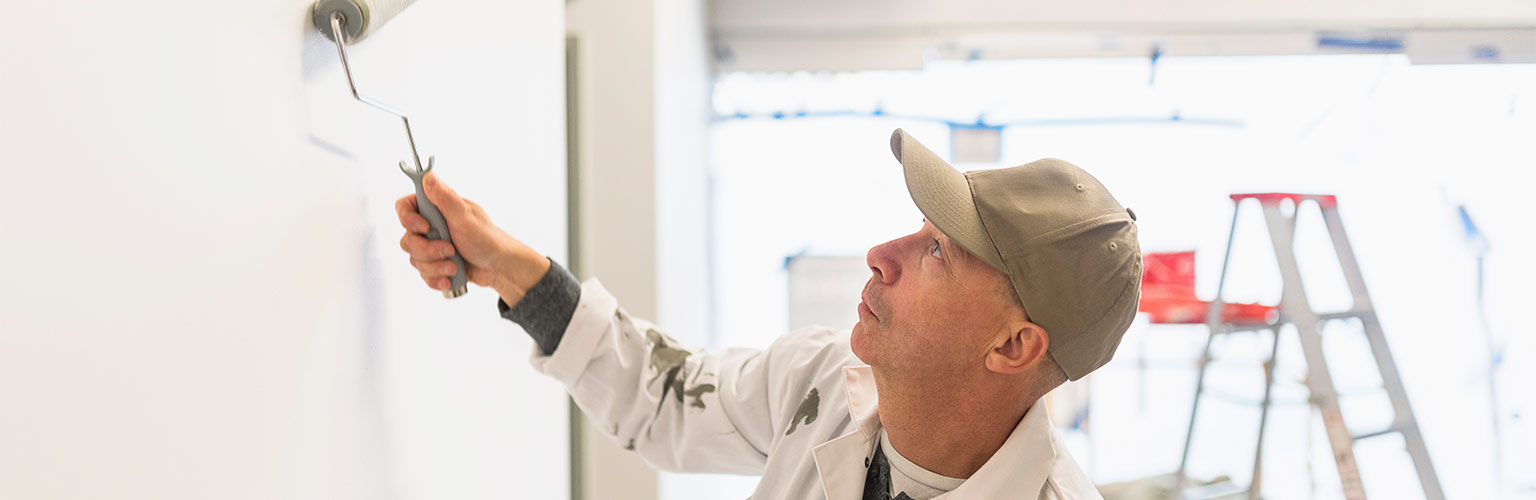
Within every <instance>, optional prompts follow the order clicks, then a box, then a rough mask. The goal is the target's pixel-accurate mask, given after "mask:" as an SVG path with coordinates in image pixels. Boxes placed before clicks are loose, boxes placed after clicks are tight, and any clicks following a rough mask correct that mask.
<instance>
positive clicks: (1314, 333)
mask: <svg viewBox="0 0 1536 500" xmlns="http://www.w3.org/2000/svg"><path fill="white" fill-rule="evenodd" d="M1296 213H1300V207H1297V210H1296ZM1294 217H1295V216H1294V214H1293V215H1292V216H1291V217H1287V216H1285V215H1284V214H1282V213H1281V212H1280V206H1279V204H1278V203H1270V204H1265V205H1264V218H1265V220H1266V221H1267V222H1268V225H1269V234H1270V241H1271V243H1273V244H1274V250H1275V259H1276V260H1277V261H1278V264H1279V266H1280V277H1281V280H1282V282H1283V286H1284V291H1283V293H1282V298H1281V299H1280V306H1281V311H1282V312H1281V314H1284V315H1285V317H1286V318H1287V319H1288V320H1289V321H1290V322H1291V323H1292V324H1294V325H1296V333H1297V337H1298V338H1299V339H1300V340H1301V350H1302V353H1303V354H1304V355H1305V356H1306V360H1307V387H1308V389H1309V390H1310V391H1311V399H1312V403H1313V404H1315V405H1317V408H1318V410H1319V411H1320V412H1322V414H1323V428H1324V429H1325V430H1326V431H1327V433H1328V444H1329V446H1330V447H1331V448H1332V450H1333V459H1334V464H1335V465H1337V466H1338V468H1339V480H1340V482H1341V483H1343V487H1344V497H1345V498H1346V499H1349V500H1363V499H1364V498H1365V488H1364V486H1363V485H1362V484H1361V482H1360V470H1359V468H1358V467H1357V466H1356V464H1355V451H1354V438H1353V437H1351V436H1350V434H1349V429H1348V427H1346V426H1345V424H1344V414H1343V413H1342V412H1341V411H1340V410H1339V399H1338V394H1337V392H1336V391H1335V389H1334V385H1333V377H1332V376H1331V375H1330V374H1329V370H1328V362H1327V358H1326V357H1324V356H1323V342H1322V335H1321V334H1320V332H1319V331H1318V326H1319V322H1320V320H1319V318H1318V316H1317V313H1315V312H1313V311H1312V308H1311V303H1310V302H1308V301H1307V294H1306V290H1305V289H1304V288H1303V287H1302V281H1301V270H1300V268H1299V267H1298V266H1297V264H1296V252H1295V246H1294V238H1293V235H1294V231H1295V218H1294Z"/></svg>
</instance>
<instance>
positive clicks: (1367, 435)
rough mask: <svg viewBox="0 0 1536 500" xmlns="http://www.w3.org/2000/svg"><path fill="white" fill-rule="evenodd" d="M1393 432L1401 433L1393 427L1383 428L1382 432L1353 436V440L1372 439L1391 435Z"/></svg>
mask: <svg viewBox="0 0 1536 500" xmlns="http://www.w3.org/2000/svg"><path fill="white" fill-rule="evenodd" d="M1394 432H1402V431H1401V430H1399V429H1398V428H1397V426H1395V425H1394V426H1391V427H1388V428H1385V429H1382V430H1379V431H1376V432H1367V433H1365V434H1360V435H1358V436H1355V440H1356V441H1359V440H1361V439H1365V438H1373V437H1376V436H1380V435H1384V434H1392V433H1394Z"/></svg>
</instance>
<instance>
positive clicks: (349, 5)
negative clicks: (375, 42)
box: [310, 0, 469, 299]
mask: <svg viewBox="0 0 1536 500" xmlns="http://www.w3.org/2000/svg"><path fill="white" fill-rule="evenodd" d="M415 1H416V0H319V1H317V2H315V5H314V7H313V8H312V9H311V10H310V18H311V20H313V21H314V23H315V28H316V29H319V30H320V33H322V34H324V35H325V37H326V38H329V39H331V40H332V41H334V42H336V53H337V54H338V55H340V56H341V68H342V71H343V72H345V73H346V74H347V86H348V87H350V88H351V90H352V97H353V98H355V99H357V100H358V101H360V102H362V103H363V104H367V105H369V106H373V107H375V108H378V109H380V110H382V111H384V112H386V113H389V114H392V115H395V116H398V117H400V121H401V123H404V124H405V139H406V140H407V141H409V142H410V144H411V158H412V159H413V160H415V162H416V165H415V167H414V168H412V167H410V166H408V165H406V163H405V162H404V161H401V162H400V171H402V172H405V175H406V176H407V177H410V178H411V181H412V182H414V183H415V184H416V209H417V212H418V213H420V214H421V216H422V217H423V218H425V219H427V224H429V225H430V226H431V230H430V231H428V232H427V239H430V240H434V241H446V242H448V243H450V244H451V243H453V238H452V237H450V236H449V235H448V222H447V221H446V220H443V213H442V212H441V211H439V210H438V209H437V205H433V204H432V200H428V199H427V192H426V189H425V188H423V187H422V185H421V181H422V178H424V177H426V175H427V172H431V171H432V165H433V163H435V162H436V157H432V156H429V157H427V166H426V167H425V168H423V167H422V166H421V155H420V154H419V153H417V152H416V139H415V137H414V136H412V135H411V120H410V119H409V118H406V117H405V113H403V112H401V111H400V110H397V109H395V108H393V107H390V106H389V105H386V104H384V103H381V102H379V101H376V100H373V99H371V98H369V97H368V96H365V95H362V94H360V93H358V92H357V83H356V82H354V81H353V79H352V67H351V66H350V65H349V64H347V48H346V46H347V44H350V43H357V42H358V41H359V40H362V39H363V38H366V37H367V36H368V34H369V33H373V32H375V31H378V29H379V27H380V26H383V25H384V23H387V22H389V19H390V18H392V17H395V15H396V14H399V13H400V11H403V10H405V8H406V7H410V6H411V4H412V3H415ZM450 258H451V259H452V260H453V263H454V265H455V266H458V271H457V272H456V273H455V274H454V275H453V278H451V279H450V286H449V287H448V289H447V290H445V291H443V297H447V298H450V299H451V298H454V297H458V296H460V295H464V293H465V292H468V291H469V287H468V285H467V284H466V281H467V278H468V275H467V274H466V273H467V272H468V269H467V268H466V267H465V266H464V259H463V258H462V257H460V256H459V254H458V252H454V254H453V256H452V257H450Z"/></svg>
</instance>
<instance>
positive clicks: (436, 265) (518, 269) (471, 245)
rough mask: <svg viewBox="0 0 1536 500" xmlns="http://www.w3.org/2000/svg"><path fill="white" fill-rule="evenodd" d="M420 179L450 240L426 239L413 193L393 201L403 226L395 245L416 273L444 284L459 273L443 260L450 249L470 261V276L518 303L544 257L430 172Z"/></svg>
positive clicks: (543, 267)
mask: <svg viewBox="0 0 1536 500" xmlns="http://www.w3.org/2000/svg"><path fill="white" fill-rule="evenodd" d="M422 184H423V187H424V188H425V189H426V192H427V199H429V200H432V204H433V205H437V209H438V210H439V211H441V212H442V213H443V219H444V220H446V221H447V222H448V234H449V235H451V236H452V238H453V244H451V245H450V244H449V243H448V242H446V241H431V240H428V239H427V237H426V234H427V231H429V230H430V226H428V225H427V219H425V218H422V216H421V214H418V213H416V195H415V194H409V195H405V196H404V197H401V198H400V200H399V201H396V202H395V212H396V213H397V214H398V215H399V216H400V225H401V226H402V227H404V228H405V236H402V237H400V248H401V249H403V250H405V252H406V253H408V254H410V256H411V265H412V266H414V267H415V268H416V270H417V271H418V272H420V273H421V279H422V281H425V282H426V283H427V286H429V287H432V289H434V290H447V289H448V286H449V284H448V282H449V280H448V279H449V278H450V277H452V276H453V275H454V274H456V273H458V269H457V267H456V266H455V265H454V263H453V261H451V260H448V257H449V256H452V255H453V253H454V251H455V250H457V251H458V253H459V255H460V256H462V257H463V258H464V264H465V265H467V266H469V269H468V275H469V276H468V277H469V281H470V282H471V283H474V284H476V285H480V286H485V287H490V288H492V289H494V290H496V293H497V294H498V295H500V296H501V299H502V300H503V301H505V302H506V303H507V305H508V306H515V305H517V302H518V301H519V300H522V298H523V295H524V294H526V293H528V289H529V288H533V285H535V284H538V282H539V280H540V279H543V278H544V273H546V272H548V271H549V259H546V258H544V256H543V255H540V254H539V253H538V252H536V251H534V250H533V249H532V248H529V247H528V245H524V244H523V242H521V241H517V239H515V238H513V237H512V236H510V235H508V234H507V233H506V232H504V231H502V230H501V229H500V228H498V227H496V226H495V225H493V224H491V219H490V217H487V216H486V214H485V210H482V209H480V205H476V204H475V202H472V201H469V200H466V199H464V198H460V197H459V194H458V193H455V192H454V191H453V190H452V189H449V188H448V186H447V185H446V184H443V182H442V181H441V180H439V179H438V178H437V174H435V173H428V174H427V177H426V178H425V179H423V180H422Z"/></svg>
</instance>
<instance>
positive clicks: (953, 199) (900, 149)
mask: <svg viewBox="0 0 1536 500" xmlns="http://www.w3.org/2000/svg"><path fill="white" fill-rule="evenodd" d="M891 154H894V155H896V160H897V161H900V162H901V168H902V171H903V173H904V174H905V176H906V179H907V193H909V194H911V195H912V202H913V203H916V204H917V209H918V210H920V211H922V212H923V216H924V217H927V218H928V222H932V223H933V225H934V226H935V227H937V228H938V229H939V231H940V232H942V233H944V235H945V236H949V238H950V239H952V240H954V241H955V242H956V243H959V244H960V246H961V247H962V248H965V250H966V251H968V252H970V253H971V255H974V256H976V257H977V258H979V259H981V260H982V261H983V262H986V263H987V264H988V265H990V266H992V267H993V268H994V269H997V270H998V271H1000V272H1003V273H1004V274H1006V273H1007V272H1008V271H1007V268H1006V267H1005V266H1004V265H1003V259H1002V257H1001V256H999V255H998V253H997V247H996V245H994V244H993V243H992V238H991V237H990V236H988V235H987V229H986V227H985V226H984V225H982V223H981V216H980V215H977V213H976V200H975V199H974V198H972V197H971V185H970V182H969V181H967V180H966V178H965V174H963V173H961V172H960V171H959V170H956V169H955V167H953V166H951V165H950V164H949V162H947V161H944V159H943V158H940V157H939V155H936V154H933V151H930V150H929V149H928V148H927V147H925V146H923V144H922V143H920V142H917V139H913V138H912V136H911V135H910V134H907V132H906V131H905V130H902V129H896V131H895V132H891Z"/></svg>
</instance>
